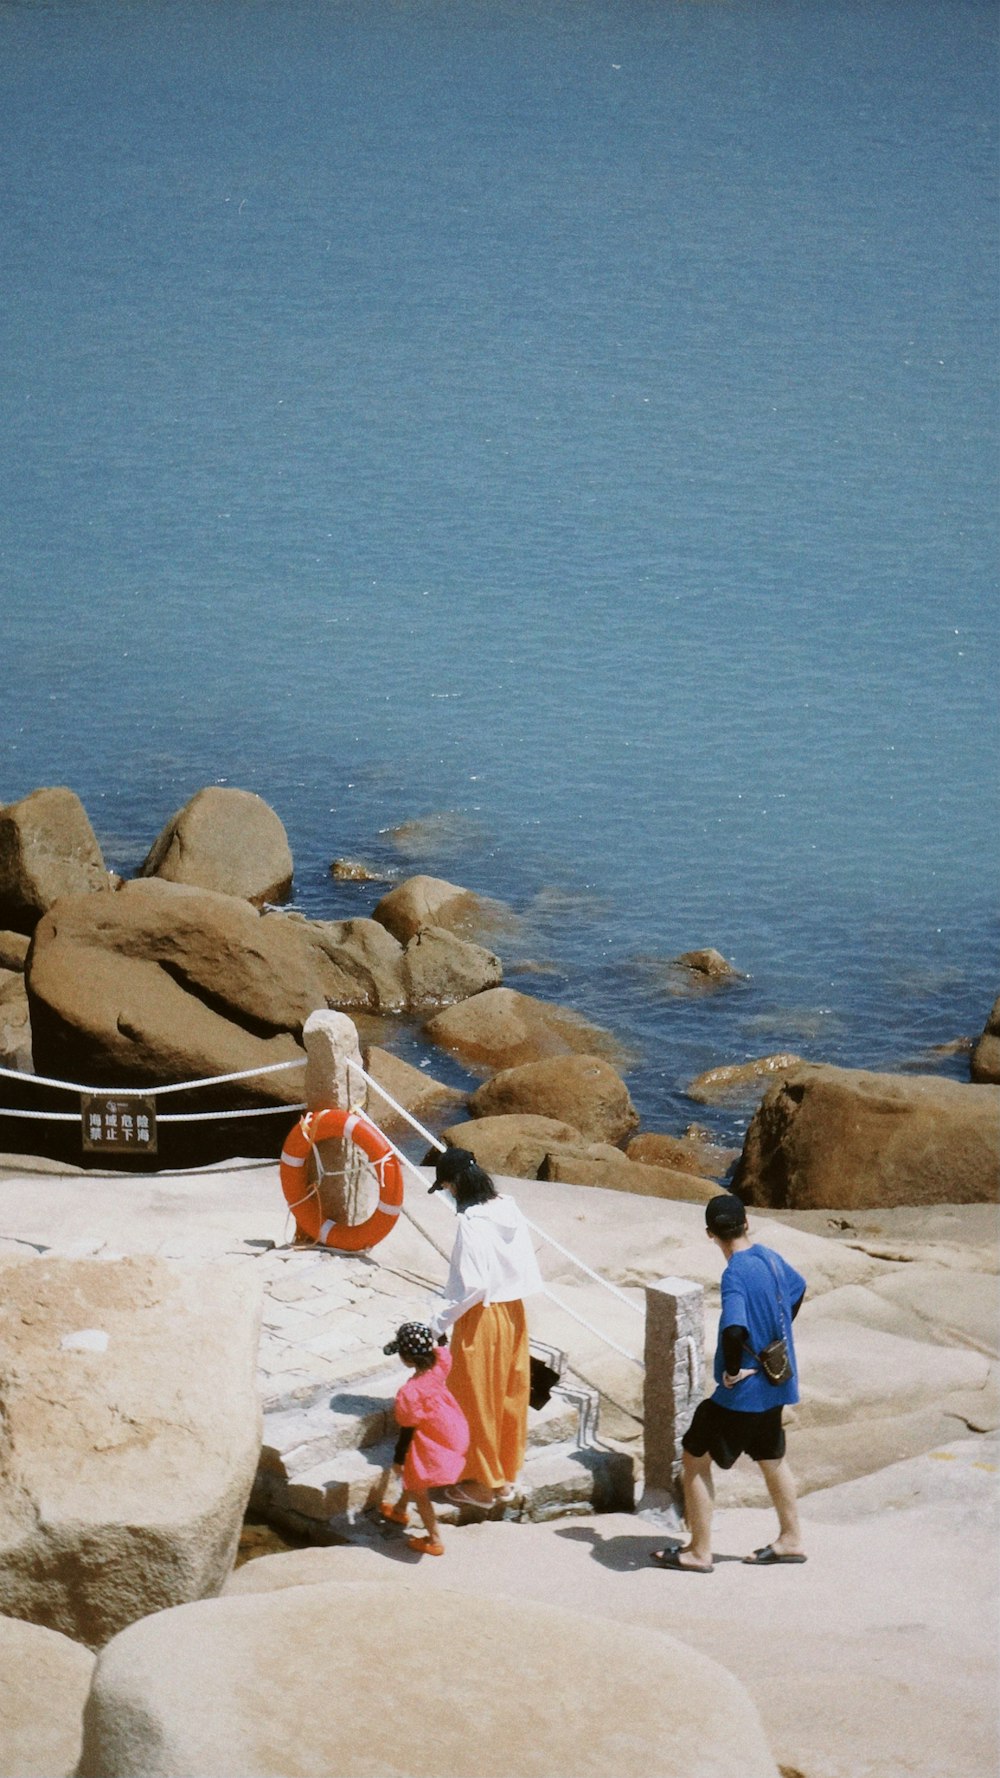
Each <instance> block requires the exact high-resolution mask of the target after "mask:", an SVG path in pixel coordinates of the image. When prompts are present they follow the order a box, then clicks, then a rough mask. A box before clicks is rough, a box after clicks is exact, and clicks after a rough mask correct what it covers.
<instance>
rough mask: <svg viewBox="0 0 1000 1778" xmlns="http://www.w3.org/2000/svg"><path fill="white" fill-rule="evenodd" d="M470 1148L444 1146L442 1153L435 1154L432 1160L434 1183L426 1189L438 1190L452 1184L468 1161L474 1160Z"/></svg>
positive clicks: (463, 1170)
mask: <svg viewBox="0 0 1000 1778" xmlns="http://www.w3.org/2000/svg"><path fill="white" fill-rule="evenodd" d="M475 1159H476V1157H475V1155H474V1154H473V1152H472V1150H471V1148H446V1149H445V1150H444V1152H443V1154H439V1155H437V1156H436V1158H435V1161H434V1184H433V1185H432V1186H430V1187H429V1188H428V1189H429V1190H430V1191H432V1192H439V1191H442V1190H443V1189H444V1187H445V1186H446V1185H452V1184H453V1183H454V1181H455V1180H456V1179H457V1178H458V1176H459V1174H460V1173H464V1172H465V1169H466V1167H467V1166H468V1165H469V1163H470V1162H475Z"/></svg>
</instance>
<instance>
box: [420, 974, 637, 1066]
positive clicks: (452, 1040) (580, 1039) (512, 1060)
mask: <svg viewBox="0 0 1000 1778" xmlns="http://www.w3.org/2000/svg"><path fill="white" fill-rule="evenodd" d="M424 1029H425V1031H426V1033H427V1035H428V1037H430V1039H431V1040H432V1042H434V1043H436V1044H439V1045H440V1047H441V1048H442V1049H446V1050H449V1051H451V1053H452V1054H453V1055H455V1056H457V1057H458V1059H459V1060H460V1061H462V1062H465V1063H466V1064H467V1065H468V1066H469V1067H470V1068H474V1069H477V1070H482V1071H483V1072H484V1073H490V1072H492V1071H494V1070H497V1069H501V1068H516V1067H518V1066H519V1065H520V1064H521V1063H522V1062H535V1061H539V1060H541V1059H542V1058H543V1057H544V1056H568V1055H574V1054H575V1055H594V1054H598V1055H601V1054H603V1055H608V1056H609V1058H610V1059H612V1060H614V1059H615V1058H616V1057H617V1056H618V1055H619V1054H620V1049H619V1046H618V1045H617V1044H616V1042H615V1040H614V1038H612V1037H611V1035H610V1034H609V1033H608V1032H607V1031H602V1030H601V1029H600V1028H599V1027H598V1026H596V1025H590V1024H588V1022H587V1020H586V1019H583V1018H581V1017H580V1016H579V1014H578V1013H573V1012H570V1011H568V1010H567V1009H566V1008H565V1007H561V1006H553V1005H552V1004H551V1002H550V1001H547V1000H536V999H535V998H534V997H533V996H532V995H530V994H520V993H518V992H517V990H516V989H514V988H490V989H487V990H486V992H485V993H482V994H476V995H474V996H473V998H472V999H471V1000H464V1001H462V1002H460V1004H459V1005H458V1006H453V1007H449V1008H448V1009H447V1011H446V1012H442V1013H438V1014H437V1015H436V1017H434V1018H433V1019H430V1020H428V1022H427V1024H426V1025H425V1027H424Z"/></svg>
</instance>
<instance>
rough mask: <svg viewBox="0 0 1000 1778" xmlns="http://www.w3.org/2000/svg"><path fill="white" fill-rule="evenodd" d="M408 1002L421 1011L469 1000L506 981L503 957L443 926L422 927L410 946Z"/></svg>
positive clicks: (408, 954) (407, 976) (409, 943)
mask: <svg viewBox="0 0 1000 1778" xmlns="http://www.w3.org/2000/svg"><path fill="white" fill-rule="evenodd" d="M406 978H407V988H408V994H407V1001H408V1005H409V1006H410V1007H411V1008H412V1009H413V1010H414V1011H419V1010H422V1009H425V1008H428V1007H432V1006H450V1005H452V1004H453V1003H454V1002H455V1001H458V1000H468V998H469V997H470V995H472V994H481V993H482V992H483V991H484V989H486V988H498V987H499V986H500V983H501V981H502V980H503V969H502V967H501V964H500V959H499V957H495V956H494V955H493V952H492V951H488V950H487V949H486V948H485V946H484V945H476V944H471V943H470V942H469V940H468V939H464V938H459V937H457V935H456V934H455V933H454V932H448V931H446V929H445V928H444V927H443V926H422V927H421V928H420V930H419V932H415V933H414V935H413V937H412V938H411V939H410V940H409V942H408V943H407V946H406Z"/></svg>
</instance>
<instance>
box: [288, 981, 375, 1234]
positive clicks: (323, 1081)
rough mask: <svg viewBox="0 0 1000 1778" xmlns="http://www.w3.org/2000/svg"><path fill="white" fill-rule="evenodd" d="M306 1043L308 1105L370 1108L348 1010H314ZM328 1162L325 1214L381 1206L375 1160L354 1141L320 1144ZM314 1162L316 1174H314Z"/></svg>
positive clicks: (353, 1216) (354, 1216)
mask: <svg viewBox="0 0 1000 1778" xmlns="http://www.w3.org/2000/svg"><path fill="white" fill-rule="evenodd" d="M302 1037H303V1042H304V1043H305V1046H306V1105H307V1107H308V1108H309V1110H310V1111H322V1110H325V1109H326V1108H327V1107H333V1108H336V1109H338V1110H340V1111H347V1110H349V1109H350V1108H351V1107H352V1106H353V1107H355V1108H360V1109H361V1110H364V1109H365V1107H366V1106H367V1102H368V1085H367V1082H366V1081H364V1080H363V1079H362V1078H361V1075H360V1074H357V1073H356V1072H355V1071H354V1069H353V1068H349V1067H348V1063H349V1062H353V1063H355V1064H356V1065H357V1067H359V1068H360V1066H361V1050H360V1047H359V1044H358V1031H357V1026H356V1025H355V1023H354V1021H353V1019H349V1018H348V1017H347V1014H346V1013H342V1012H329V1011H327V1010H325V1009H324V1010H323V1011H322V1012H313V1013H310V1014H309V1017H308V1018H307V1020H306V1022H305V1025H304V1027H303V1031H302ZM318 1149H319V1157H320V1161H321V1163H322V1167H323V1173H322V1176H321V1177H320V1179H319V1196H320V1203H321V1204H322V1206H323V1216H324V1218H326V1217H332V1219H333V1221H334V1222H364V1221H365V1219H366V1218H367V1217H368V1216H370V1215H371V1212H372V1211H373V1210H374V1208H375V1201H376V1199H377V1197H378V1181H377V1179H376V1177H375V1172H374V1169H373V1167H372V1165H371V1162H370V1161H369V1160H368V1159H367V1158H366V1157H365V1156H364V1155H363V1154H362V1153H361V1150H360V1149H359V1148H358V1147H357V1146H356V1145H355V1144H354V1143H353V1142H339V1141H333V1140H331V1141H327V1142H321V1143H319V1144H318ZM312 1176H313V1174H312V1169H311V1168H310V1174H309V1177H310V1179H311V1178H312Z"/></svg>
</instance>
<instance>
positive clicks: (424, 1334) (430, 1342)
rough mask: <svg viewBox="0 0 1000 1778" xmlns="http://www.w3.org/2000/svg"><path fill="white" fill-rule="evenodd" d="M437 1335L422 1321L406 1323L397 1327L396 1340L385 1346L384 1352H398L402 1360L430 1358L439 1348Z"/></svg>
mask: <svg viewBox="0 0 1000 1778" xmlns="http://www.w3.org/2000/svg"><path fill="white" fill-rule="evenodd" d="M437 1343H438V1341H437V1335H436V1334H434V1333H432V1332H431V1330H430V1328H429V1327H425V1326H424V1323H423V1322H422V1321H404V1322H403V1325H402V1327H397V1329H396V1338H395V1339H394V1340H390V1341H389V1344H388V1345H387V1346H383V1347H382V1350H383V1352H387V1353H390V1354H391V1353H393V1352H398V1353H399V1356H400V1358H429V1357H430V1355H431V1353H432V1352H433V1351H434V1348H435V1347H436V1346H437Z"/></svg>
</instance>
